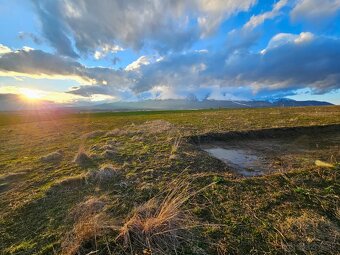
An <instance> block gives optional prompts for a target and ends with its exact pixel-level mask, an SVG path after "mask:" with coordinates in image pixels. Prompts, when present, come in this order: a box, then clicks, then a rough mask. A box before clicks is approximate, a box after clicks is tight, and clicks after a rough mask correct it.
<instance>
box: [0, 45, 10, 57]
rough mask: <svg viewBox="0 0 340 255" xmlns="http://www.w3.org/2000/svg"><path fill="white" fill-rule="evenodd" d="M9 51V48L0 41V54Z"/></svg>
mask: <svg viewBox="0 0 340 255" xmlns="http://www.w3.org/2000/svg"><path fill="white" fill-rule="evenodd" d="M9 52H12V50H11V49H10V48H8V47H7V46H5V45H3V44H1V43H0V55H1V54H5V53H9Z"/></svg>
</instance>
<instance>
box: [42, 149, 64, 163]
mask: <svg viewBox="0 0 340 255" xmlns="http://www.w3.org/2000/svg"><path fill="white" fill-rule="evenodd" d="M63 156H64V153H63V151H62V150H58V151H54V152H52V153H50V154H47V155H45V156H43V157H41V158H40V161H41V162H43V163H57V162H60V161H61V160H62V158H63Z"/></svg>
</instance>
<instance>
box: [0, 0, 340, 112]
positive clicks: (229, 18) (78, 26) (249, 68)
mask: <svg viewBox="0 0 340 255" xmlns="http://www.w3.org/2000/svg"><path fill="white" fill-rule="evenodd" d="M0 93H4V94H5V93H12V94H22V95H26V96H27V97H30V98H41V99H45V100H50V101H54V102H57V103H65V104H71V105H77V104H84V103H103V102H115V101H136V100H146V99H170V98H172V99H185V98H193V97H196V98H197V99H199V100H203V99H215V100H274V99H277V98H283V97H286V98H290V99H295V100H322V101H328V102H331V103H334V104H340V0H273V1H272V0H185V1H184V0H148V1H143V0H140V1H137V0H101V1H92V0H25V1H24V0H0Z"/></svg>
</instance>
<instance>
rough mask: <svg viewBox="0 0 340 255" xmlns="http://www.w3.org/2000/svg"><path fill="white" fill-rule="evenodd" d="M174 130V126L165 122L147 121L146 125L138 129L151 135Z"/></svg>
mask: <svg viewBox="0 0 340 255" xmlns="http://www.w3.org/2000/svg"><path fill="white" fill-rule="evenodd" d="M173 128H174V125H173V124H171V123H170V122H168V121H165V120H152V121H146V122H145V123H144V124H142V125H139V126H138V129H139V130H141V131H142V132H147V133H151V134H158V133H163V132H166V131H170V130H171V129H173Z"/></svg>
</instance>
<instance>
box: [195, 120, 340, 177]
mask: <svg viewBox="0 0 340 255" xmlns="http://www.w3.org/2000/svg"><path fill="white" fill-rule="evenodd" d="M199 139H200V140H199V143H198V142H197V141H196V144H197V143H198V145H199V147H200V149H202V150H204V151H205V152H207V153H208V154H209V155H210V156H212V157H214V158H217V159H219V160H221V161H222V162H224V163H225V164H226V165H227V166H228V168H229V169H231V170H233V171H235V172H236V173H238V174H240V175H243V176H245V177H252V176H259V175H264V174H269V173H272V172H277V171H283V172H284V171H287V170H292V169H298V168H303V169H306V167H308V168H310V167H315V160H323V161H326V162H330V161H333V162H339V160H340V125H332V126H329V127H327V126H326V127H306V128H292V129H289V128H286V129H270V130H259V131H249V132H246V133H242V132H230V133H226V134H224V135H223V134H211V135H206V136H204V137H199ZM194 142H195V141H194Z"/></svg>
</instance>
